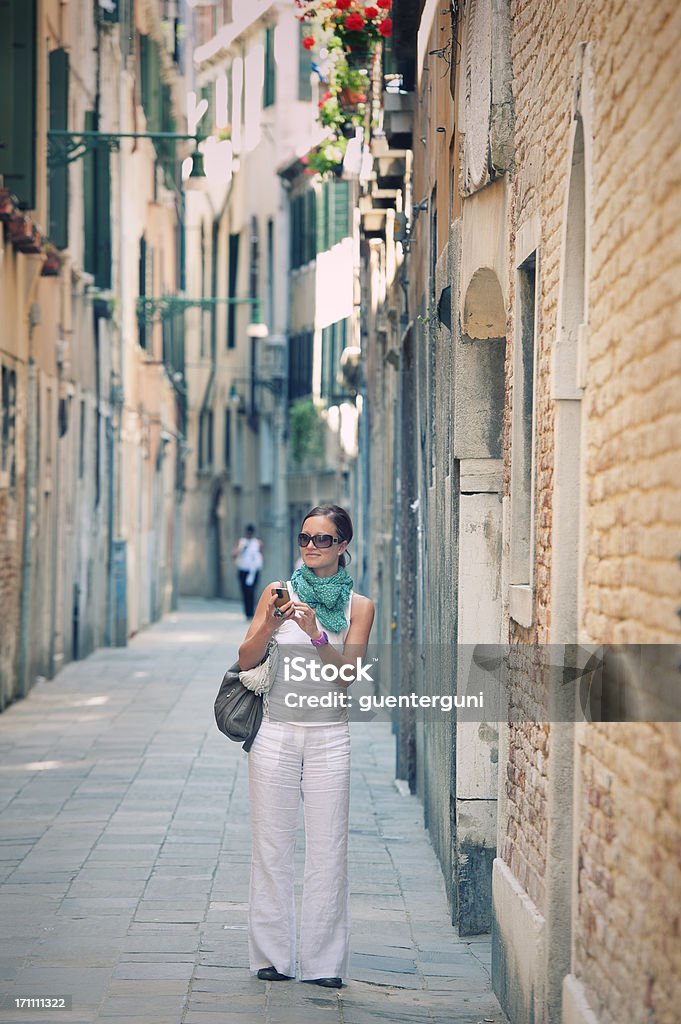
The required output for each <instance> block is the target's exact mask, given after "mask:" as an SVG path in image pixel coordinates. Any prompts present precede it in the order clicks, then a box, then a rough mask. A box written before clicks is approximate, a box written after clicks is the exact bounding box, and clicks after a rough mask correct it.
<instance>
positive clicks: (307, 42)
mask: <svg viewBox="0 0 681 1024" xmlns="http://www.w3.org/2000/svg"><path fill="white" fill-rule="evenodd" d="M303 46H304V47H305V49H306V50H311V49H312V47H313V46H314V36H305V38H304V39H303Z"/></svg>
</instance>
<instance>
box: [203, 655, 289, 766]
mask: <svg viewBox="0 0 681 1024" xmlns="http://www.w3.org/2000/svg"><path fill="white" fill-rule="evenodd" d="M274 643H276V641H272V640H270V642H269V643H268V645H267V650H266V651H265V654H264V655H263V657H262V658H261V659H260V661H259V662H258V665H262V664H263V663H264V662H265V661H267V659H268V658H269V656H270V653H271V651H272V646H273V644H274ZM240 671H241V669H240V668H239V662H238V661H236V662H235V663H234V664H233V665H232V667H231V668H228V669H227V671H226V672H225V674H224V676H223V678H222V683H221V684H220V689H219V690H218V695H217V697H216V698H215V704H214V711H215V722H216V724H217V727H218V729H219V730H220V732H221V733H224V735H225V736H226V737H227V739H229V740H234V741H235V742H236V743H241V741H242V740H243V741H244V742H243V743H242V749H243V750H250V749H251V747H252V746H253V741H254V739H255V737H256V736H257V734H258V729H259V728H260V723H261V722H262V696H261V695H260V694H259V693H255V691H254V690H249V688H248V687H247V686H244V684H243V683H242V682H241V678H240Z"/></svg>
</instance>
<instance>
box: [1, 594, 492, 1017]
mask: <svg viewBox="0 0 681 1024" xmlns="http://www.w3.org/2000/svg"><path fill="white" fill-rule="evenodd" d="M244 632H245V623H244V620H243V616H242V614H241V612H240V610H239V609H238V607H237V606H236V605H234V604H229V603H225V602H220V603H218V602H207V601H201V600H186V601H184V602H183V603H182V605H181V608H180V610H179V611H178V612H173V613H171V614H169V615H167V616H166V617H165V618H164V620H163V621H162V622H160V623H157V624H156V625H154V626H153V627H152V628H150V629H148V630H146V631H144V632H143V633H141V634H139V635H138V636H136V637H135V638H134V639H133V640H132V641H131V642H130V644H129V646H128V647H127V648H123V649H101V650H98V651H97V652H96V653H94V654H93V655H91V656H90V657H89V658H87V659H85V660H83V661H80V662H77V663H75V664H71V665H69V666H67V667H66V668H65V669H64V670H63V671H62V672H61V673H60V674H59V675H58V676H57V677H56V678H55V679H53V680H51V681H49V682H41V683H39V684H38V685H36V687H35V688H34V689H33V690H32V691H31V693H30V695H29V697H28V698H27V699H26V700H24V701H20V702H18V703H16V704H14V705H12V706H10V707H9V708H7V709H6V711H5V712H4V713H3V714H2V715H0V749H1V750H2V758H1V762H0V921H1V922H2V927H1V931H0V959H1V963H0V993H1V994H2V1009H1V1010H0V1021H1V1022H2V1024H5V1022H9V1021H15V1020H16V1021H23V1022H24V1024H33V1022H41V1024H43V1022H44V1021H46V1020H57V1021H60V1022H63V1024H65V1022H67V1021H68V1022H71V1024H76V1022H77V1024H91V1022H94V1021H101V1022H106V1021H108V1022H111V1024H113V1022H115V1021H121V1022H122V1021H125V1022H126V1024H175V1022H177V1024H180V1022H181V1024H229V1022H231V1021H235V1022H240V1024H251V1022H253V1024H260V1022H267V1024H305V1022H314V1024H323V1022H326V1021H329V1022H331V1021H339V1022H344V1024H370V1022H371V1024H373V1022H377V1021H387V1022H398V1021H405V1022H407V1021H408V1022H410V1024H411V1022H416V1021H424V1022H426V1021H427V1022H442V1024H445V1022H446V1024H477V1022H479V1021H483V1020H486V1021H487V1020H493V1021H495V1022H496V1024H499V1022H503V1021H504V1020H505V1018H504V1017H503V1014H502V1013H501V1011H500V1009H499V1006H498V1003H497V1001H496V999H495V998H494V996H493V995H492V993H491V991H490V980H489V959H490V942H489V939H488V938H487V937H483V938H479V939H473V940H460V939H459V938H457V935H456V933H455V931H454V929H453V928H452V927H451V925H450V923H449V919H448V913H447V904H446V901H445V895H444V888H443V883H442V877H441V874H440V871H439V868H438V865H437V862H436V859H435V855H434V853H433V850H432V848H431V846H430V844H429V842H428V838H427V834H426V833H425V831H424V829H423V825H422V821H423V814H422V807H421V804H420V803H419V801H418V800H417V799H416V798H415V797H413V796H410V795H408V794H406V795H405V794H404V793H403V792H402V791H401V788H398V786H396V784H395V782H394V779H393V765H394V750H393V738H392V735H391V733H390V729H389V726H387V725H386V724H376V723H353V725H352V727H351V728H352V736H353V755H352V758H353V782H352V808H351V836H350V839H351V859H352V862H351V878H352V886H353V888H352V907H353V937H352V950H353V953H352V957H351V964H350V978H349V979H348V980H347V985H346V986H345V987H344V988H343V989H341V990H339V991H333V990H331V991H330V990H326V989H320V988H315V987H314V986H309V985H301V984H300V983H299V982H296V981H291V982H279V983H277V982H275V983H272V982H269V983H263V982H261V981H258V980H257V978H255V977H254V976H251V975H250V973H249V971H248V958H247V941H246V913H247V904H246V900H247V892H248V870H249V829H248V799H247V761H246V754H245V753H244V752H243V751H242V750H241V747H240V746H239V745H238V744H235V743H230V742H228V741H227V740H226V739H224V738H223V737H222V736H221V735H220V734H219V733H218V731H217V729H216V728H215V723H214V720H213V707H212V706H213V699H214V696H215V693H216V691H217V687H218V685H219V682H220V679H221V677H222V672H223V671H224V668H225V667H226V666H227V665H228V664H231V663H232V661H233V660H234V659H233V656H234V654H235V651H236V648H237V646H238V643H239V642H240V640H241V638H242V636H243V634H244ZM302 839H303V837H302V825H301V833H300V840H299V844H298V849H297V853H296V857H297V860H298V861H299V864H298V868H299V870H298V877H299V878H302V862H303V853H304V851H303V841H302ZM299 895H300V893H298V896H299ZM60 995H64V996H71V997H72V1009H71V1010H70V1011H69V1010H60V1011H54V1010H46V1009H44V1010H40V1011H37V1010H35V1009H25V1010H21V1011H16V1010H13V1009H11V1008H10V1006H11V1002H10V1000H11V999H12V998H13V997H15V996H16V997H39V996H60Z"/></svg>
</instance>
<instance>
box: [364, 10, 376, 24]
mask: <svg viewBox="0 0 681 1024" xmlns="http://www.w3.org/2000/svg"><path fill="white" fill-rule="evenodd" d="M377 14H378V7H365V8H364V17H365V18H366V19H367V21H371V20H372V18H375V17H376V15H377Z"/></svg>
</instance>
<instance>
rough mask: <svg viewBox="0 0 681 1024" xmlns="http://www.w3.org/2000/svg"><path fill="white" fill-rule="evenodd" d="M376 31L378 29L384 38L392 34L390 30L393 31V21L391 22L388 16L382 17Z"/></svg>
mask: <svg viewBox="0 0 681 1024" xmlns="http://www.w3.org/2000/svg"><path fill="white" fill-rule="evenodd" d="M378 31H379V32H380V33H381V35H382V36H384V37H385V38H387V37H388V36H391V35H392V32H393V23H392V21H391V20H390V18H384V19H383V21H382V22H381V24H380V25H379V26H378Z"/></svg>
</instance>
